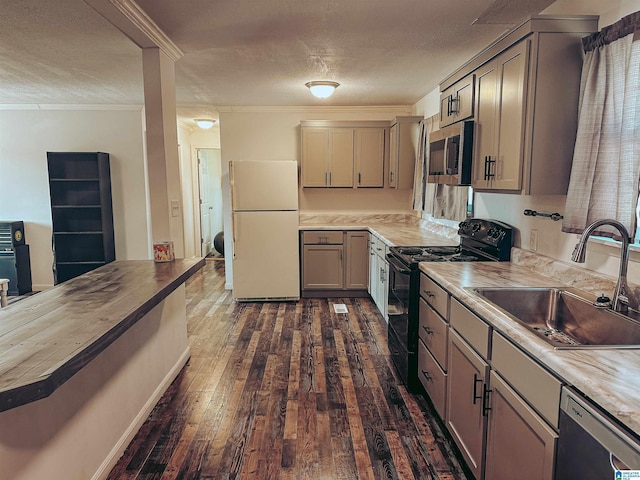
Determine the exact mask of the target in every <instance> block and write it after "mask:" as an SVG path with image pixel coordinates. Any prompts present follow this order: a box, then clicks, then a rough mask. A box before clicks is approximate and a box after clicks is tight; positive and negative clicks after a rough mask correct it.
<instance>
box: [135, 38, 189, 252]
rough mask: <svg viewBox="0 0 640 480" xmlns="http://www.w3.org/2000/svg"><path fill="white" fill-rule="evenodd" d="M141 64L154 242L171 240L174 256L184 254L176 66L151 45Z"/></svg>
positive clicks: (144, 52) (145, 52) (145, 49)
mask: <svg viewBox="0 0 640 480" xmlns="http://www.w3.org/2000/svg"><path fill="white" fill-rule="evenodd" d="M142 66H143V76H144V105H145V119H146V139H147V169H148V173H147V175H148V178H149V199H150V203H151V229H152V235H153V241H154V243H155V242H162V241H168V240H170V241H172V242H173V244H174V247H175V252H176V257H184V226H183V215H182V189H181V185H180V163H179V158H178V127H177V122H176V95H175V65H174V62H173V60H171V59H170V58H169V57H168V56H167V55H166V54H165V53H164V52H163V51H162V50H160V49H159V48H157V47H152V48H143V49H142Z"/></svg>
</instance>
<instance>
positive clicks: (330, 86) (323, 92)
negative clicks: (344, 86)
mask: <svg viewBox="0 0 640 480" xmlns="http://www.w3.org/2000/svg"><path fill="white" fill-rule="evenodd" d="M305 85H306V87H307V88H308V89H309V90H311V93H312V94H313V95H314V96H316V97H318V98H327V97H330V96H331V94H332V93H333V91H334V90H335V89H336V88H338V87H339V86H340V84H339V83H338V82H329V81H325V80H319V81H317V82H307V83H305Z"/></svg>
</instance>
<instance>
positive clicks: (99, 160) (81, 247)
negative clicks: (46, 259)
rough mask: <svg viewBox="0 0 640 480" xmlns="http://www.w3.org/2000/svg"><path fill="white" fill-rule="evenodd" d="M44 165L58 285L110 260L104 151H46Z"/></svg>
mask: <svg viewBox="0 0 640 480" xmlns="http://www.w3.org/2000/svg"><path fill="white" fill-rule="evenodd" d="M47 165H48V169H49V194H50V197H51V218H52V222H53V240H52V243H53V253H54V267H53V273H54V279H55V283H56V284H58V283H61V282H64V281H65V280H69V279H70V278H74V277H77V276H78V275H82V274H83V273H86V272H89V271H91V270H93V269H95V268H98V267H100V266H102V265H105V264H106V263H109V262H112V261H114V260H115V242H114V234H113V208H112V202H111V175H110V169H109V154H108V153H103V152H47Z"/></svg>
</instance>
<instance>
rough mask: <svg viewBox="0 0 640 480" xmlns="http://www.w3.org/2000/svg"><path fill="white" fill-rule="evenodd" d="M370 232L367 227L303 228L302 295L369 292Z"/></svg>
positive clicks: (316, 295) (343, 294) (342, 294)
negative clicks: (358, 229)
mask: <svg viewBox="0 0 640 480" xmlns="http://www.w3.org/2000/svg"><path fill="white" fill-rule="evenodd" d="M368 235H369V234H368V232H366V231H342V230H330V231H329V230H327V231H305V232H302V234H301V242H300V243H301V245H302V252H301V256H300V257H301V259H302V296H303V297H326V296H330V295H339V296H366V294H367V285H368V275H369V255H368V249H367V241H368Z"/></svg>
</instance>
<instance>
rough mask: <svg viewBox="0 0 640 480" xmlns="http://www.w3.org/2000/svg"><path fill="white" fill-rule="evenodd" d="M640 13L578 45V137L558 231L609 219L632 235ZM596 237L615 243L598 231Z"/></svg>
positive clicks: (639, 154)
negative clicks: (580, 56)
mask: <svg viewBox="0 0 640 480" xmlns="http://www.w3.org/2000/svg"><path fill="white" fill-rule="evenodd" d="M639 34H640V12H636V13H634V14H632V15H629V16H627V17H625V18H623V19H622V20H620V21H618V22H616V23H615V24H613V25H611V26H609V27H606V28H604V29H602V30H601V31H600V32H597V33H595V34H593V35H591V36H589V37H586V38H585V39H583V44H584V47H585V52H586V55H585V59H584V64H583V69H582V79H581V85H580V103H579V106H578V132H577V136H576V144H575V149H574V155H573V166H572V170H571V180H570V183H569V190H568V193H567V200H566V205H565V213H564V219H563V223H562V231H564V232H569V233H581V232H582V231H583V230H584V229H585V227H586V226H587V225H588V224H590V223H591V222H593V221H594V220H597V219H600V218H613V219H616V220H618V221H620V222H621V223H623V224H624V225H625V226H626V227H627V229H628V230H629V232H630V233H631V234H632V236H633V234H634V233H635V229H636V205H637V202H638V184H639V179H640V127H639V126H640V122H639V121H638V119H639V118H640V41H638V40H640V35H639ZM596 234H597V235H601V236H607V237H614V238H618V235H617V230H615V229H610V227H603V228H601V229H599V230H598V231H597V232H596Z"/></svg>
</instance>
